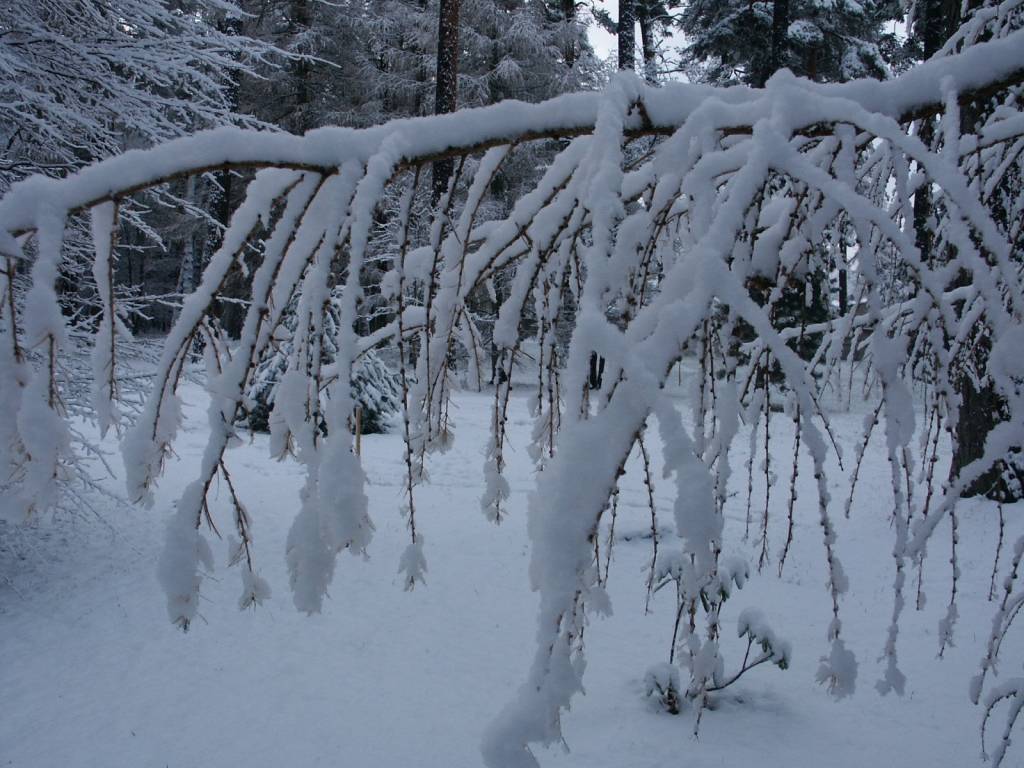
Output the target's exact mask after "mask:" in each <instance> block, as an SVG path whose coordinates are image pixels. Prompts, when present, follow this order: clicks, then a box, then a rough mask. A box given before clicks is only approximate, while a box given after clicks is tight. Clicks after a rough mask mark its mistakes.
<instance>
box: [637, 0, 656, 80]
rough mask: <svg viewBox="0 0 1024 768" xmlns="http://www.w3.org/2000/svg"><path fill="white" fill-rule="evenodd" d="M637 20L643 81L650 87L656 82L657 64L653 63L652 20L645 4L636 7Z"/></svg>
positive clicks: (648, 8) (641, 3)
mask: <svg viewBox="0 0 1024 768" xmlns="http://www.w3.org/2000/svg"><path fill="white" fill-rule="evenodd" d="M636 11H637V14H636V15H637V20H638V21H639V22H640V47H641V50H642V51H643V56H644V79H645V80H647V82H649V83H651V84H652V85H653V84H655V83H656V82H657V81H658V77H657V69H656V66H657V62H656V61H655V53H656V52H655V41H654V18H653V17H652V16H651V12H650V7H649V6H648V4H647V3H646V2H640V3H639V4H638V5H637V7H636Z"/></svg>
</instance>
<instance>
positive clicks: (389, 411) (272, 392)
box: [242, 300, 402, 435]
mask: <svg viewBox="0 0 1024 768" xmlns="http://www.w3.org/2000/svg"><path fill="white" fill-rule="evenodd" d="M334 307H335V302H334V301H333V300H332V302H331V304H330V307H329V308H328V310H327V312H326V313H325V314H324V325H325V328H326V333H325V338H324V344H323V345H322V347H321V350H320V356H321V365H324V366H328V367H329V366H331V365H333V363H334V360H335V355H336V352H337V349H336V348H335V347H334V344H333V342H334V339H335V337H336V323H337V313H336V311H335V310H334ZM297 325H298V318H297V317H296V315H295V312H294V311H292V312H290V313H289V314H288V315H287V316H286V317H285V319H284V320H282V322H281V324H280V326H279V327H278V333H277V336H278V338H277V339H275V341H274V343H272V344H271V345H270V346H268V348H267V352H266V354H265V355H264V356H263V359H262V360H261V361H260V362H259V364H258V365H257V366H256V368H255V370H254V371H253V375H252V379H251V381H250V382H249V385H248V388H247V389H246V393H245V400H244V408H243V411H244V413H243V416H242V419H243V421H244V423H245V424H246V426H248V427H249V429H251V430H254V431H256V432H270V414H271V412H272V411H273V409H274V400H275V398H276V396H277V392H278V389H279V388H280V384H281V381H282V379H283V378H284V376H285V374H286V373H287V372H288V361H289V360H290V359H291V357H292V349H293V347H294V345H295V338H294V332H295V328H296V326H297ZM325 395H326V388H325V389H324V390H322V391H321V402H320V404H319V408H320V410H321V412H322V411H323V409H324V407H325V406H326V403H325V402H324V401H323V399H324V397H325ZM352 399H353V402H354V408H355V409H356V411H357V412H358V418H359V430H360V432H362V433H363V434H367V435H369V434H376V433H379V432H385V431H387V428H388V423H389V422H390V420H391V419H392V417H393V416H394V415H395V414H397V413H398V411H399V409H400V408H401V403H402V389H401V384H400V382H399V380H398V376H397V375H396V374H395V373H394V372H393V371H392V370H391V369H390V368H389V367H388V365H387V363H385V362H384V360H383V359H382V358H381V357H380V355H379V354H378V353H377V352H375V351H374V350H372V349H368V350H366V352H364V353H363V354H362V355H361V356H360V357H359V359H358V360H357V361H356V363H355V365H354V366H353V368H352ZM319 428H320V430H321V431H322V432H324V433H326V424H324V423H323V422H321V424H320V427H319ZM353 428H354V427H353Z"/></svg>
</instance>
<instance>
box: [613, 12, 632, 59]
mask: <svg viewBox="0 0 1024 768" xmlns="http://www.w3.org/2000/svg"><path fill="white" fill-rule="evenodd" d="M615 33H616V34H617V35H618V38H619V69H636V0H619V22H618V25H617V27H616V30H615Z"/></svg>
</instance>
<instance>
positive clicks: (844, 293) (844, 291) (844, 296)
mask: <svg viewBox="0 0 1024 768" xmlns="http://www.w3.org/2000/svg"><path fill="white" fill-rule="evenodd" d="M839 258H841V259H844V260H845V258H846V257H845V256H840V257H839ZM849 311H850V289H849V287H848V284H847V273H846V266H845V265H843V266H841V267H840V268H839V315H840V316H842V315H845V314H846V313H847V312H849Z"/></svg>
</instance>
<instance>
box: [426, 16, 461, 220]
mask: <svg viewBox="0 0 1024 768" xmlns="http://www.w3.org/2000/svg"><path fill="white" fill-rule="evenodd" d="M459 5H460V0H441V6H440V11H439V13H438V19H437V76H436V79H435V83H436V86H437V88H436V90H435V92H434V114H435V115H443V114H446V113H448V112H454V111H455V107H456V103H457V100H458V93H459ZM454 168H455V161H454V159H452V158H445V159H444V160H438V161H437V162H435V163H434V166H433V183H432V190H433V196H434V202H437V201H438V200H440V199H441V196H442V195H443V194H444V193H445V191H447V189H448V181H449V179H451V175H452V171H453V170H454Z"/></svg>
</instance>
